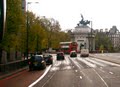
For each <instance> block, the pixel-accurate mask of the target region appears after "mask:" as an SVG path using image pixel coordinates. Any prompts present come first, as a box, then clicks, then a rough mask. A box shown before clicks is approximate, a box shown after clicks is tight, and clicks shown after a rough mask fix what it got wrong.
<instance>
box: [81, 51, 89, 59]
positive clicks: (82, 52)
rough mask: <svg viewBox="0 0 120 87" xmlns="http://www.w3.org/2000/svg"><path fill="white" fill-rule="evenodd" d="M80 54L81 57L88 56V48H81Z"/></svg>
mask: <svg viewBox="0 0 120 87" xmlns="http://www.w3.org/2000/svg"><path fill="white" fill-rule="evenodd" d="M80 56H81V57H88V56H89V50H88V49H81V52H80Z"/></svg>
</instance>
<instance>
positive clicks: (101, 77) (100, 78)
mask: <svg viewBox="0 0 120 87" xmlns="http://www.w3.org/2000/svg"><path fill="white" fill-rule="evenodd" d="M93 70H94V69H93ZM94 71H95V70H94ZM95 73H96V74H97V75H98V76H99V78H100V79H101V80H102V81H103V83H104V84H105V85H106V87H109V86H108V85H107V83H106V82H105V80H104V79H103V78H102V77H101V76H100V75H99V74H98V72H96V71H95Z"/></svg>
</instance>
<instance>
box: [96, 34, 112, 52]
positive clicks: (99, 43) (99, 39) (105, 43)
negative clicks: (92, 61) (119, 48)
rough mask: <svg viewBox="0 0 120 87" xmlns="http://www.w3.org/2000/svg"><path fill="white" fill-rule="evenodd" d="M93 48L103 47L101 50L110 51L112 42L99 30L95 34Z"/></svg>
mask: <svg viewBox="0 0 120 87" xmlns="http://www.w3.org/2000/svg"><path fill="white" fill-rule="evenodd" d="M95 48H96V50H98V49H100V50H101V49H103V50H107V51H111V49H112V42H111V40H110V39H109V37H107V36H106V34H105V33H103V32H99V33H97V34H96V36H95Z"/></svg>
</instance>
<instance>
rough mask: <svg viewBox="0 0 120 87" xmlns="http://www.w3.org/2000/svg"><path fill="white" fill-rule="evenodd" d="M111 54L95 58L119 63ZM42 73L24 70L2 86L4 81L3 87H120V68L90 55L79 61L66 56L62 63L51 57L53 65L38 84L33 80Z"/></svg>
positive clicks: (6, 80) (113, 63)
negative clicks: (113, 60)
mask: <svg viewBox="0 0 120 87" xmlns="http://www.w3.org/2000/svg"><path fill="white" fill-rule="evenodd" d="M115 55H116V54H111V55H107V54H102V55H95V56H98V57H100V56H102V57H104V58H108V59H110V60H111V58H113V57H114V58H116V59H117V60H119V54H118V55H116V57H115ZM48 67H49V66H48ZM45 72H46V70H43V71H42V70H40V71H32V72H29V71H28V70H26V71H24V72H22V74H20V75H18V76H15V77H14V78H12V77H11V78H8V79H5V80H3V83H5V82H7V85H8V86H5V87H28V86H29V87H120V65H119V64H116V63H115V62H110V61H106V60H103V59H102V60H101V59H100V58H94V57H91V56H90V57H86V58H81V57H80V56H79V55H78V57H75V58H70V57H69V55H66V56H65V60H63V61H57V60H56V56H55V55H54V62H53V65H52V66H51V68H50V69H49V71H48V73H46V75H45V76H44V77H43V78H42V79H40V80H39V81H38V80H37V79H38V78H40V77H41V76H42V75H43V73H45ZM8 80H9V81H8ZM36 81H37V82H36ZM35 82H36V83H35ZM34 83H35V84H34ZM0 87H4V86H1V84H0Z"/></svg>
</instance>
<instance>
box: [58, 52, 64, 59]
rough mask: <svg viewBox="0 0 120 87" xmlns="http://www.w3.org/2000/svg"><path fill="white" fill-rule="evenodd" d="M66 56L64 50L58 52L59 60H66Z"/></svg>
mask: <svg viewBox="0 0 120 87" xmlns="http://www.w3.org/2000/svg"><path fill="white" fill-rule="evenodd" d="M64 59H65V56H64V53H63V52H57V60H64Z"/></svg>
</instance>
